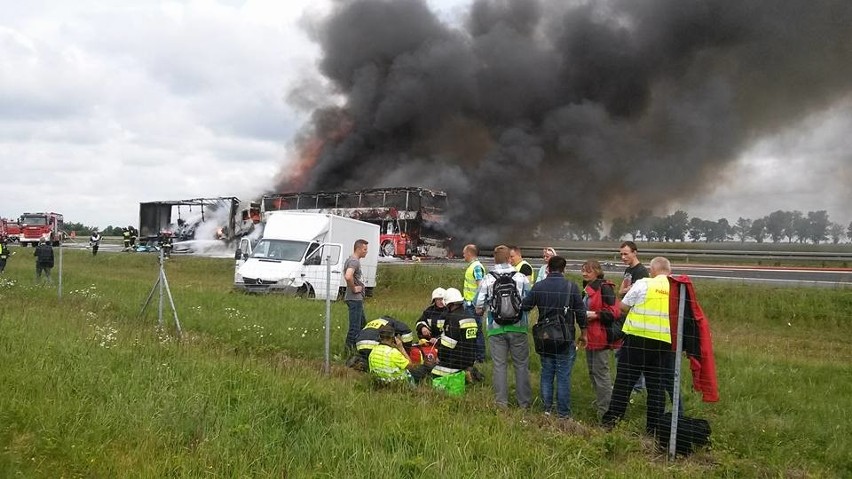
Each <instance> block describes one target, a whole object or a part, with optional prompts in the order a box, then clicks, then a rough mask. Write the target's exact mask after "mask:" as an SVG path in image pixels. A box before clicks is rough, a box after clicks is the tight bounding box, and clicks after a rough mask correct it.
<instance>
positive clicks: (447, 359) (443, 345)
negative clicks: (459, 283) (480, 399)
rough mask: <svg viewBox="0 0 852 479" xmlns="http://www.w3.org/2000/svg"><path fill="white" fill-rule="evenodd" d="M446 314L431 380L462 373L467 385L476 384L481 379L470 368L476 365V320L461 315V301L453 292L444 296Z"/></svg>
mask: <svg viewBox="0 0 852 479" xmlns="http://www.w3.org/2000/svg"><path fill="white" fill-rule="evenodd" d="M444 302H445V303H447V314H446V316H445V317H444V332H443V333H442V334H441V338H440V340H439V341H438V364H437V365H436V366H435V367H434V368H432V376H433V377H435V376H449V375H451V374H455V373H457V372H459V371H465V376H466V378H467V381H468V382H475V381H479V380H480V379H481V378H482V375H481V374H480V373H479V371H477V370H476V368H474V366H473V364H474V362H475V361H476V333H477V330H478V329H479V327H478V326H477V324H476V319H475V318H474V317H472V316H471V315H470V314H468V313H467V312H465V309H464V297H463V296H462V293H461V291H459V290H458V289H456V288H447V290H446V291H445V292H444Z"/></svg>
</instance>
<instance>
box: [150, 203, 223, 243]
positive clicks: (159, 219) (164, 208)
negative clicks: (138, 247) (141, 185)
mask: <svg viewBox="0 0 852 479" xmlns="http://www.w3.org/2000/svg"><path fill="white" fill-rule="evenodd" d="M239 204H240V200H239V199H238V198H237V197H235V196H219V197H215V198H192V199H189V200H174V201H149V202H145V203H139V236H140V237H142V238H144V237H146V236H156V235H159V234H160V231H162V230H164V229H166V228H168V227H169V226H170V225H171V224H172V208H173V207H175V206H177V207H178V214H180V207H181V206H186V207H189V208H190V209H191V208H192V207H193V206H196V207H198V208H200V209H201V218H202V221H203V220H204V209H205V208H207V210H209V211H216V210H218V209H220V208H227V211H228V231H227V234H226V239H227V240H229V241H230V240H232V239H233V238H234V221H235V220H234V218H235V217H236V215H237V211H238V208H239Z"/></svg>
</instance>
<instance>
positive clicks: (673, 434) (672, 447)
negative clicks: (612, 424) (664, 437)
mask: <svg viewBox="0 0 852 479" xmlns="http://www.w3.org/2000/svg"><path fill="white" fill-rule="evenodd" d="M685 309H686V285H685V284H681V285H680V300H679V301H678V305H677V347H676V349H675V365H674V379H673V381H674V391H673V392H672V423H671V430H670V431H669V459H670V460H674V458H675V454H676V453H677V420H678V416H680V411H679V407H678V406H679V404H680V368H681V355H682V353H683V312H684V310H685Z"/></svg>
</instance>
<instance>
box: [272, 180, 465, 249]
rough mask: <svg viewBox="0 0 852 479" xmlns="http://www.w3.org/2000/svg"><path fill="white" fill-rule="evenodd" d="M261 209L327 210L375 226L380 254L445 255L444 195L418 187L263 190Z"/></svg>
mask: <svg viewBox="0 0 852 479" xmlns="http://www.w3.org/2000/svg"><path fill="white" fill-rule="evenodd" d="M261 208H262V211H263V213H266V212H268V211H277V210H302V211H308V212H314V213H330V214H334V215H338V216H345V217H347V218H354V219H357V220H361V221H366V222H367V223H373V224H377V225H379V228H380V229H379V254H380V255H381V256H397V257H412V256H430V257H446V256H448V254H449V244H448V240H449V238H448V237H447V235H446V234H445V233H444V224H443V213H444V211H446V208H447V194H446V193H444V192H443V191H433V190H428V189H426V188H418V187H401V188H377V189H369V190H360V191H328V192H301V193H283V194H275V195H266V196H264V197H263V199H262V202H261Z"/></svg>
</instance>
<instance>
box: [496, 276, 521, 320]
mask: <svg viewBox="0 0 852 479" xmlns="http://www.w3.org/2000/svg"><path fill="white" fill-rule="evenodd" d="M491 275H492V276H494V280H495V281H494V286H493V288H492V290H491V299H490V300H489V303H488V307H489V309H490V310H491V315H492V317H493V318H494V322H496V323H497V324H499V325H501V326H506V325H509V324H515V323H517V322H518V321H520V319H521V295H520V294H518V286H517V285H516V284H515V280H514V279H513V278H514V276H515V271H512V272H511V273H502V274H501V273H495V272H494V271H492V272H491Z"/></svg>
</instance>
